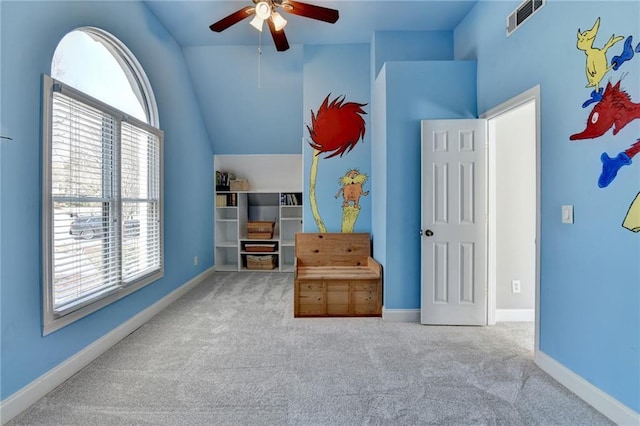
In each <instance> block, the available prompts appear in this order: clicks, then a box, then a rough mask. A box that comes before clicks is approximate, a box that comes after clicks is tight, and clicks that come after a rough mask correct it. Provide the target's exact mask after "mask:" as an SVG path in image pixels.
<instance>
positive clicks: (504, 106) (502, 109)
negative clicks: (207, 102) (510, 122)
mask: <svg viewBox="0 0 640 426" xmlns="http://www.w3.org/2000/svg"><path fill="white" fill-rule="evenodd" d="M532 100H534V101H535V105H536V266H535V276H536V278H535V285H536V296H535V298H536V301H535V332H534V334H535V337H534V346H533V350H534V355H535V354H537V353H538V352H539V350H540V205H541V203H540V188H541V183H540V170H541V169H540V163H541V158H542V157H541V153H540V145H541V143H540V135H541V134H542V129H541V125H540V105H541V99H540V85H536V86H534V87H532V88H531V89H528V90H526V91H525V92H522V93H520V94H519V95H517V96H515V97H513V98H511V99H509V100H507V101H505V102H503V103H501V104H500V105H498V106H496V107H494V108H491V109H490V110H489V111H486V112H485V113H483V114H481V115H480V118H483V119H486V120H491V119H493V118H496V117H498V116H500V115H502V114H505V113H507V112H509V111H510V110H512V109H514V108H517V107H519V106H522V105H524V104H526V103H528V102H530V101H532ZM489 127H490V126H489V125H487V128H489ZM491 220H492V218H491V217H489V221H491ZM491 247H492V246H489V249H491ZM488 255H490V253H488ZM494 264H495V262H494ZM489 267H491V263H489ZM493 276H495V274H493ZM487 277H489V274H488V275H487ZM487 287H488V300H491V298H493V300H491V301H489V302H488V303H487V305H488V306H492V305H493V306H496V302H495V299H496V283H495V280H494V281H489V282H488V286H487ZM487 319H488V320H490V319H491V315H488V316H487ZM493 319H495V316H494V317H493ZM489 324H491V323H490V322H489Z"/></svg>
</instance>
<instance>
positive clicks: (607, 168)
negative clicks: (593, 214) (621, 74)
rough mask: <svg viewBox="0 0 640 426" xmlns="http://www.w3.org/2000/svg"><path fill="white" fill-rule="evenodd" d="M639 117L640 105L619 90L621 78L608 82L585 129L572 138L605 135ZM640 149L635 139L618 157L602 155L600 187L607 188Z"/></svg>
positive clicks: (616, 130) (616, 132) (590, 137)
mask: <svg viewBox="0 0 640 426" xmlns="http://www.w3.org/2000/svg"><path fill="white" fill-rule="evenodd" d="M637 118H640V104H636V103H634V102H632V101H631V98H630V97H629V94H628V93H627V92H625V91H624V90H621V89H620V81H618V82H617V83H616V84H615V85H611V83H607V87H606V89H605V90H604V93H603V95H602V99H601V100H600V101H599V102H598V103H596V105H595V106H594V107H593V110H592V111H591V113H590V114H589V117H588V119H587V126H586V128H585V129H584V130H583V131H582V132H580V133H575V134H573V135H571V136H570V137H569V139H570V140H572V141H573V140H580V139H594V138H598V137H600V136H602V135H604V134H605V133H606V132H607V131H609V129H611V128H613V135H617V134H618V132H619V131H620V130H621V129H622V128H624V127H625V126H626V125H627V124H629V123H630V122H631V121H633V120H635V119H637ZM639 151H640V142H638V141H637V142H635V143H634V144H633V145H631V147H630V148H628V149H627V150H626V151H624V152H621V153H619V154H618V155H617V156H615V157H613V158H612V157H609V155H608V154H607V153H606V152H605V153H602V155H601V156H600V160H601V161H602V173H601V174H600V178H599V179H598V186H599V187H600V188H605V187H607V186H608V185H609V184H610V183H611V182H613V180H614V179H615V177H616V176H617V174H618V170H620V169H621V168H622V167H623V166H626V165H629V164H631V159H632V158H633V157H634V156H635V155H636V154H637V153H638V152H639Z"/></svg>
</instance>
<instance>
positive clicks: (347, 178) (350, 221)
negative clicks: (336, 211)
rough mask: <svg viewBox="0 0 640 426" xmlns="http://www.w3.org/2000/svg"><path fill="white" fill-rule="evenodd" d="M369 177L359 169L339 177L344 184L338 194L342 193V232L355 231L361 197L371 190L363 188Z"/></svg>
mask: <svg viewBox="0 0 640 426" xmlns="http://www.w3.org/2000/svg"><path fill="white" fill-rule="evenodd" d="M368 179H369V178H368V176H367V175H366V174H364V173H360V171H359V170H358V169H351V170H348V171H347V173H345V175H344V176H342V177H341V178H340V179H338V182H339V183H340V185H342V187H341V188H340V190H339V191H338V193H337V194H336V198H338V197H340V194H342V232H353V227H354V226H355V224H356V220H357V219H358V214H359V213H360V197H364V196H365V195H369V191H364V190H363V185H364V184H365V183H366V182H367V180H368ZM351 203H353V204H351Z"/></svg>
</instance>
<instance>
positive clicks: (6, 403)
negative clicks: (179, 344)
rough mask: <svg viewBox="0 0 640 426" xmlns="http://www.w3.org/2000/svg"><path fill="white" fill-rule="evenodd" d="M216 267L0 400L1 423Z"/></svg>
mask: <svg viewBox="0 0 640 426" xmlns="http://www.w3.org/2000/svg"><path fill="white" fill-rule="evenodd" d="M214 271H215V268H213V267H212V268H209V269H207V270H206V271H204V272H202V273H201V274H200V275H198V276H196V277H194V278H192V279H191V280H189V281H187V282H186V283H185V284H183V285H182V286H180V287H178V288H177V289H175V290H174V291H172V292H171V293H169V294H168V295H166V296H165V297H163V298H162V299H160V300H158V301H157V302H156V303H154V304H153V305H151V306H149V307H148V308H146V309H145V310H143V311H141V312H139V313H138V314H137V315H135V316H134V317H132V318H130V319H129V320H127V321H125V322H124V323H122V324H120V325H119V326H118V327H116V328H114V329H113V330H111V331H110V332H109V333H107V334H105V335H104V336H102V337H101V338H99V339H98V340H96V341H95V342H93V343H92V344H90V345H89V346H87V347H85V348H84V349H82V350H81V351H79V352H77V353H76V354H74V355H72V356H71V357H69V358H67V359H66V360H65V361H63V362H62V363H60V364H58V365H57V366H55V367H53V368H52V369H51V370H49V371H47V372H46V373H44V374H43V375H42V376H40V377H38V378H37V379H35V380H34V381H32V382H31V383H29V384H28V385H26V386H25V387H23V388H22V389H20V390H19V391H17V392H15V393H14V394H13V395H11V396H9V397H7V398H6V399H5V400H3V401H2V402H0V423H1V424H5V423H7V422H8V421H9V420H11V419H12V418H14V417H15V416H17V415H18V414H20V413H22V412H23V411H24V410H26V409H27V408H29V407H30V406H31V405H33V404H34V403H35V402H36V401H38V400H39V399H40V398H42V397H43V396H45V395H46V394H47V393H49V392H51V391H52V390H53V389H55V388H56V387H57V386H59V385H60V384H62V383H63V382H64V381H65V380H67V379H68V378H70V377H71V376H73V375H74V374H76V373H77V372H78V371H80V370H82V369H83V368H84V367H86V366H87V365H88V364H89V363H90V362H92V361H93V360H95V359H96V358H98V357H99V356H100V355H102V354H103V353H104V352H106V351H107V350H109V349H110V348H111V347H112V346H114V345H115V344H116V343H118V342H119V341H121V340H122V339H124V338H125V337H127V336H128V335H129V334H131V333H133V332H134V331H135V330H136V329H138V328H140V327H141V326H142V325H144V324H145V323H146V322H147V321H149V320H150V319H151V318H153V317H154V316H155V315H157V314H158V313H159V312H160V311H162V310H163V309H164V308H166V307H167V306H169V305H170V304H171V303H173V302H175V301H176V300H178V299H180V298H181V297H182V296H184V295H185V294H186V293H187V292H188V291H189V290H191V289H193V288H194V287H195V286H196V285H198V284H200V283H201V282H202V281H204V280H205V279H207V278H208V277H209V276H210V275H211V274H212V273H213V272H214Z"/></svg>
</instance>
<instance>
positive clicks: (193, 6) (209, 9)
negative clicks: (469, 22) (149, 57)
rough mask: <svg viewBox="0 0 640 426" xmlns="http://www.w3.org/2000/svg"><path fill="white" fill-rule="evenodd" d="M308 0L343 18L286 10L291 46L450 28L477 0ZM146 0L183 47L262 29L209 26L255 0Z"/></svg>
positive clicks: (230, 41) (242, 38)
mask: <svg viewBox="0 0 640 426" xmlns="http://www.w3.org/2000/svg"><path fill="white" fill-rule="evenodd" d="M301 1H302V0H301ZM304 2H305V3H311V4H315V5H319V6H324V7H329V8H332V9H338V10H339V12H340V18H339V20H338V22H336V23H335V24H328V23H325V22H320V21H316V20H312V19H308V18H304V17H301V16H295V15H291V14H288V13H282V15H283V17H284V18H285V19H287V20H288V24H287V26H286V28H285V32H286V36H287V38H288V40H289V43H290V44H292V45H294V44H342V43H367V42H369V41H371V35H372V33H373V32H374V31H427V30H434V31H435V30H452V29H454V28H455V27H456V26H457V25H458V23H459V22H460V21H461V20H462V19H463V18H464V17H465V16H466V15H467V13H469V11H470V10H471V8H472V7H473V6H474V5H475V3H476V2H477V0H444V1H441V0H439V1H437V0H422V1H418V0H414V1H375V0H374V1H370V0H369V1H366V0H365V1H359V0H331V1H326V0H304ZM146 4H147V5H148V7H149V8H150V9H151V11H152V12H153V13H154V14H155V15H156V17H157V18H158V19H159V20H160V22H162V24H163V25H164V26H165V28H166V29H167V30H168V31H169V32H170V33H171V35H172V36H173V37H174V38H175V40H176V41H177V42H178V43H179V44H180V45H181V46H212V45H232V46H233V45H255V44H256V43H257V42H258V34H259V33H258V31H256V30H255V29H254V28H253V27H251V26H250V25H249V21H250V20H249V19H245V20H243V21H241V22H240V23H238V24H235V25H233V26H232V27H230V28H228V29H226V30H225V31H223V32H221V33H215V32H212V31H211V30H210V29H209V25H211V24H212V23H214V22H216V21H218V20H219V19H221V18H223V17H225V16H227V15H229V14H231V13H233V12H235V11H236V10H238V9H241V8H243V7H245V6H251V5H253V3H252V1H251V0H233V1H220V0H177V1H174V0H168V1H158V0H150V1H146ZM263 37H265V38H264V43H265V44H266V43H273V42H272V40H271V37H270V36H269V34H268V31H265V32H264V34H263Z"/></svg>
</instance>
